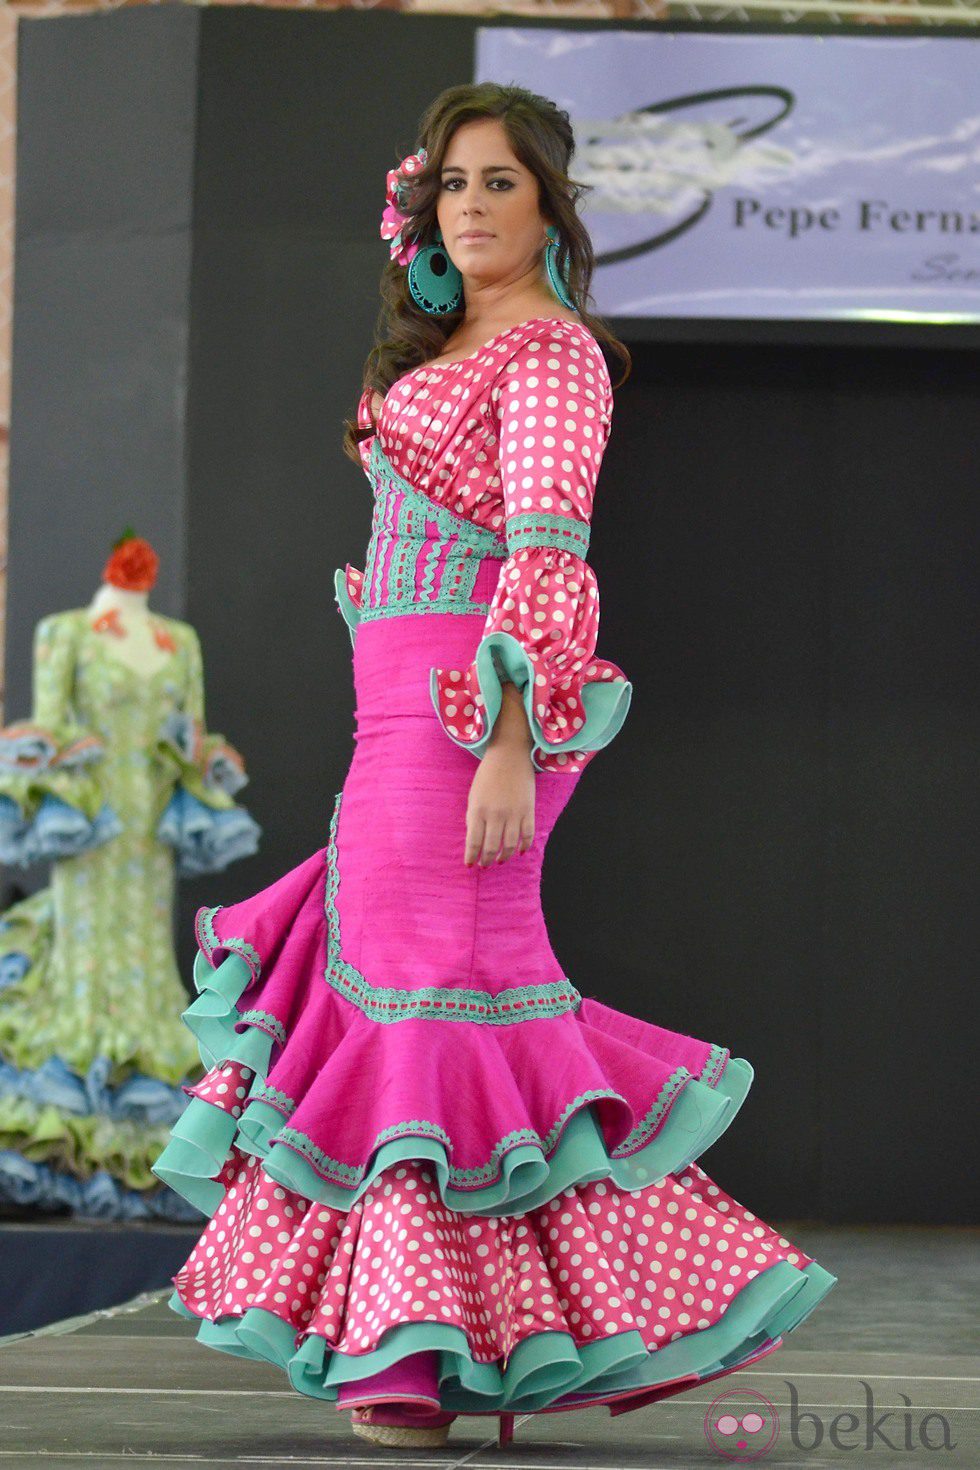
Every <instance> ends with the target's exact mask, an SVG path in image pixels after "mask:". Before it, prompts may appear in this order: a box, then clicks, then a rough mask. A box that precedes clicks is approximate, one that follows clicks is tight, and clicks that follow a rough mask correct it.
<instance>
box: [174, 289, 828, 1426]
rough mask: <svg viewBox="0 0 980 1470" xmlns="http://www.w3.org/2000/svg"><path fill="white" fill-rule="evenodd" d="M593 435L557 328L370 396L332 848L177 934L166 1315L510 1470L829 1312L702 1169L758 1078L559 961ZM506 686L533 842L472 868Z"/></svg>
mask: <svg viewBox="0 0 980 1470" xmlns="http://www.w3.org/2000/svg"><path fill="white" fill-rule="evenodd" d="M611 416H612V388H611V384H610V381H609V375H608V371H607V368H606V363H605V359H604V357H603V355H602V353H601V351H600V349H599V346H598V343H597V342H596V340H595V338H594V337H593V336H592V334H591V333H590V332H588V331H587V329H586V328H585V327H584V326H583V325H581V324H579V323H576V322H569V321H566V320H563V319H561V318H556V317H538V318H535V319H533V320H531V321H527V322H524V323H521V324H520V325H518V326H515V327H511V328H508V329H506V330H505V331H503V332H499V333H498V334H497V335H496V336H495V337H493V338H491V340H490V341H489V342H487V343H485V344H484V346H483V347H482V348H481V349H480V350H479V351H478V352H476V353H474V354H473V355H471V356H470V357H467V358H463V359H460V360H457V361H454V362H449V363H445V364H442V365H435V366H430V365H425V364H424V365H422V366H421V367H418V368H416V369H414V370H412V371H410V372H408V373H406V374H405V375H404V376H403V377H402V378H400V379H399V380H398V381H397V382H396V383H395V384H394V385H393V386H392V388H391V389H390V391H389V392H388V394H387V397H386V398H385V400H384V403H383V405H382V407H381V412H380V416H379V419H378V423H377V428H376V432H375V433H374V434H372V435H371V436H370V437H368V438H367V439H365V440H364V441H362V444H361V453H362V456H363V462H364V469H365V471H366V473H367V475H368V478H369V479H370V482H371V485H372V487H373V493H374V513H373V522H372V530H371V536H370V541H369V544H368V548H367V556H366V563H365V567H364V570H363V572H362V571H360V570H358V569H357V568H355V567H352V566H350V565H348V566H346V567H345V568H344V569H340V570H338V571H337V573H336V577H335V586H336V598H337V604H338V609H339V611H340V613H341V614H342V615H343V618H344V620H345V622H346V624H347V626H348V628H349V630H350V636H351V643H352V647H353V671H354V685H355V695H356V733H355V737H354V738H355V752H354V756H353V759H352V761H351V765H350V768H349V770H348V774H347V776H346V778H345V781H344V784H343V789H342V790H341V791H340V792H338V793H337V794H336V796H335V797H334V800H333V807H332V812H331V815H330V818H329V830H328V834H327V841H326V845H325V846H324V847H323V848H321V849H320V850H318V851H317V852H314V853H313V854H312V856H310V857H309V858H307V859H306V861H304V862H302V863H300V865H299V866H298V867H296V868H294V869H292V871H290V872H287V873H286V874H284V876H283V877H281V878H279V879H278V880H277V881H276V882H274V883H272V884H271V885H270V886H269V887H268V888H265V889H263V890H262V891H261V892H260V893H257V894H255V895H254V896H253V897H251V898H247V899H244V900H242V901H241V902H239V903H233V904H228V905H219V906H217V907H214V908H202V909H201V910H200V911H199V912H198V915H197V921H196V923H197V941H198V946H199V953H198V955H197V958H196V962H195V967H194V983H195V987H196V989H197V992H198V996H197V999H195V1000H194V1001H193V1003H192V1004H191V1005H190V1007H189V1009H188V1010H186V1011H185V1012H184V1013H183V1020H184V1022H185V1023H186V1025H187V1026H188V1027H189V1028H190V1030H191V1031H192V1033H193V1034H194V1036H195V1037H196V1038H197V1042H198V1045H199V1048H200V1054H201V1058H202V1060H203V1062H204V1064H205V1066H206V1068H207V1074H206V1076H205V1077H204V1079H203V1080H202V1081H201V1082H199V1083H198V1084H197V1085H196V1086H193V1087H185V1089H184V1090H185V1091H186V1092H188V1093H189V1094H190V1098H191V1101H190V1103H189V1104H188V1106H187V1108H186V1110H185V1111H184V1113H183V1114H182V1116H181V1118H180V1120H179V1121H178V1122H177V1124H176V1125H175V1126H174V1128H173V1130H172V1136H171V1138H170V1141H169V1142H168V1143H167V1146H166V1147H165V1149H164V1150H163V1152H162V1153H161V1154H160V1156H159V1158H158V1159H157V1160H156V1162H155V1163H154V1165H153V1169H154V1173H155V1174H157V1175H158V1177H159V1178H160V1179H162V1180H164V1181H165V1182H166V1183H167V1184H169V1185H171V1186H172V1188H173V1189H175V1190H176V1191H177V1192H178V1193H179V1194H181V1195H183V1196H184V1197H185V1198H186V1199H187V1200H189V1201H190V1202H191V1203H193V1204H194V1205H196V1206H198V1207H199V1208H200V1209H201V1210H202V1211H203V1212H204V1213H205V1214H206V1215H208V1216H210V1220H209V1223H208V1225H207V1227H206V1229H205V1230H204V1233H203V1234H202V1235H201V1237H200V1239H199V1240H198V1242H197V1244H196V1245H195V1246H194V1249H193V1250H192V1252H191V1254H190V1256H189V1258H188V1259H187V1261H186V1263H185V1264H184V1265H183V1266H182V1267H181V1269H180V1270H179V1272H178V1273H177V1275H176V1276H175V1277H174V1278H173V1281H174V1286H175V1291H174V1293H173V1295H172V1297H171V1298H170V1305H171V1306H172V1307H173V1309H174V1310H175V1311H177V1312H179V1313H181V1314H183V1315H184V1316H187V1317H189V1318H191V1319H192V1320H194V1321H195V1322H196V1323H197V1324H198V1328H197V1334H196V1336H197V1340H199V1341H200V1342H202V1343H204V1344H206V1345H208V1346H209V1347H213V1348H216V1349H219V1350H220V1351H223V1352H228V1353H232V1354H235V1355H237V1356H239V1357H244V1358H251V1359H254V1360H262V1361H267V1362H269V1363H272V1364H275V1365H276V1366H277V1367H279V1368H281V1369H282V1370H283V1371H284V1373H285V1374H286V1376H287V1378H288V1380H289V1382H290V1383H291V1384H292V1386H293V1387H294V1388H295V1389H296V1390H297V1391H298V1392H300V1393H303V1394H307V1395H310V1396H312V1397H315V1398H321V1399H325V1400H328V1401H330V1402H332V1403H333V1404H334V1405H335V1406H336V1407H337V1408H339V1409H347V1408H353V1407H356V1406H358V1405H364V1404H368V1403H385V1402H387V1403H389V1404H397V1405H400V1406H403V1407H404V1408H407V1409H409V1410H411V1411H413V1412H415V1413H417V1414H420V1415H423V1416H424V1415H425V1414H426V1413H431V1415H432V1416H434V1417H435V1418H437V1419H439V1420H441V1422H446V1420H445V1416H446V1415H447V1414H466V1415H469V1414H495V1415H500V1416H501V1435H502V1439H503V1438H504V1426H505V1425H508V1427H509V1425H512V1423H513V1417H512V1416H513V1415H514V1414H515V1413H518V1412H521V1413H524V1412H527V1413H534V1412H557V1411H561V1410H567V1409H576V1408H580V1407H582V1406H586V1405H594V1404H606V1405H608V1406H609V1409H610V1412H611V1413H613V1414H617V1413H621V1412H624V1411H626V1410H630V1409H634V1408H638V1407H640V1406H641V1405H643V1404H646V1403H649V1402H650V1401H652V1400H655V1399H660V1398H664V1397H667V1396H669V1395H671V1394H676V1393H679V1392H681V1391H683V1390H684V1389H687V1388H690V1387H691V1386H692V1385H695V1384H699V1383H702V1382H705V1381H707V1380H711V1379H714V1378H718V1377H721V1376H722V1375H725V1374H729V1373H732V1372H735V1371H736V1370H737V1369H739V1368H741V1367H744V1366H745V1365H746V1364H748V1363H752V1362H755V1361H756V1360H757V1359H758V1358H761V1357H763V1356H764V1355H765V1354H767V1353H770V1352H772V1351H773V1350H774V1349H776V1348H778V1347H779V1346H780V1345H781V1343H782V1342H783V1340H784V1338H785V1337H786V1334H787V1333H788V1332H791V1331H792V1330H793V1328H795V1327H796V1326H798V1325H799V1323H800V1322H802V1321H803V1320H804V1319H805V1318H806V1317H807V1316H808V1315H809V1314H810V1313H811V1312H812V1311H813V1309H814V1308H815V1307H816V1305H817V1304H818V1303H819V1302H820V1301H821V1300H822V1299H823V1297H824V1296H826V1294H827V1293H828V1291H829V1290H830V1289H831V1288H832V1287H833V1285H834V1284H835V1283H836V1280H837V1278H836V1277H835V1276H832V1275H831V1274H830V1273H829V1272H828V1271H826V1270H825V1269H824V1268H823V1267H822V1266H820V1265H819V1264H818V1263H817V1262H816V1261H815V1260H814V1259H813V1258H812V1257H811V1256H808V1255H807V1254H806V1253H805V1252H804V1251H803V1250H801V1249H800V1248H799V1246H797V1245H794V1244H793V1243H792V1242H791V1241H789V1240H786V1239H784V1238H783V1237H782V1236H781V1235H780V1234H779V1233H778V1232H777V1231H776V1230H774V1229H772V1228H771V1227H770V1226H768V1225H766V1224H765V1223H764V1222H763V1221H761V1220H759V1219H758V1218H757V1217H756V1216H755V1215H753V1214H752V1213H751V1212H750V1211H749V1210H747V1209H746V1208H745V1207H744V1206H743V1205H741V1204H740V1203H739V1202H738V1201H737V1200H736V1199H733V1197H732V1196H731V1195H730V1194H727V1193H726V1192H725V1190H724V1189H723V1188H722V1187H721V1186H720V1185H718V1184H716V1183H715V1182H714V1181H713V1180H712V1179H711V1178H710V1177H709V1175H707V1174H706V1173H705V1172H704V1170H703V1169H701V1168H700V1166H699V1165H698V1163H697V1162H696V1160H697V1159H698V1157H699V1155H701V1154H702V1153H703V1152H704V1151H705V1149H707V1148H708V1147H709V1146H710V1145H711V1144H712V1143H713V1142H714V1141H715V1139H717V1138H718V1136H719V1135H720V1134H721V1133H722V1132H723V1131H724V1130H725V1129H726V1128H727V1127H728V1126H729V1124H730V1123H731V1121H732V1119H733V1118H734V1116H735V1114H736V1113H737V1112H738V1109H739V1107H740V1105H741V1103H742V1101H743V1100H744V1098H745V1095H746V1093H747V1092H748V1089H749V1086H750V1084H751V1081H752V1077H753V1071H752V1068H751V1066H750V1065H749V1063H748V1062H747V1061H745V1060H744V1059H742V1058H740V1057H733V1056H731V1054H730V1052H729V1050H728V1049H727V1048H726V1047H725V1046H723V1045H720V1044H718V1043H715V1042H711V1041H702V1040H700V1039H698V1038H697V1037H693V1036H685V1035H682V1034H680V1033H679V1032H676V1031H670V1030H667V1029H665V1028H663V1027H661V1026H656V1025H653V1024H650V1023H648V1022H646V1021H643V1020H640V1019H638V1018H636V1017H633V1016H631V1015H627V1014H624V1013H623V1012H621V1011H618V1010H614V1009H613V1008H612V1007H610V1006H608V1005H605V1004H604V1003H603V1002H602V1001H601V1000H598V999H595V998H594V997H592V996H590V995H587V994H583V993H582V991H581V989H580V988H579V987H578V985H576V983H575V981H576V980H580V977H577V976H575V977H573V976H570V975H567V974H566V973H565V970H564V967H563V966H562V964H561V963H560V962H559V960H558V959H557V957H556V955H555V954H554V952H553V950H552V948H551V945H550V943H549V939H548V933H547V930H546V927H545V921H544V918H543V915H542V911H541V905H540V880H541V872H542V862H543V859H544V853H545V848H546V846H547V843H548V838H549V835H550V833H551V831H552V828H553V827H554V824H555V822H556V821H557V819H558V817H559V815H560V813H561V812H562V810H563V809H564V807H565V806H566V804H567V803H568V801H569V799H570V798H571V796H572V794H573V792H574V791H575V788H576V785H577V784H578V781H579V779H580V778H581V774H582V771H583V770H584V768H585V766H586V765H587V764H588V762H589V761H590V760H591V759H592V758H593V756H594V755H595V754H596V752H597V751H599V750H601V749H602V748H603V747H604V746H606V745H608V744H609V743H610V741H611V740H612V739H613V738H614V737H615V735H616V734H617V732H618V731H619V729H620V727H621V726H622V724H623V721H624V719H625V717H626V714H627V710H628V708H629V703H630V698H631V694H632V685H631V684H630V683H629V682H628V680H627V679H626V676H625V675H624V674H623V672H622V671H621V670H620V669H619V668H617V666H616V665H615V664H613V663H609V662H608V661H606V660H604V659H601V658H598V657H596V654H595V645H596V635H597V629H598V621H599V599H598V593H597V589H596V580H595V575H594V573H593V571H592V569H591V568H590V566H589V565H588V562H587V561H586V559H585V558H586V553H587V551H588V546H589V527H590V520H591V510H592V500H593V493H594V490H595V485H596V478H597V475H598V471H599V466H600V463H601V460H602V455H603V450H604V448H605V445H606V441H607V438H608V434H609V427H610V422H611ZM359 420H360V422H361V423H362V424H364V425H368V424H369V423H370V418H369V413H368V399H367V394H365V395H364V396H363V397H362V399H361V404H360V409H359ZM507 679H510V680H511V681H513V682H514V683H515V684H516V685H517V687H518V688H519V689H520V690H521V691H522V693H523V699H524V708H525V710H526V712H527V717H528V721H529V724H530V728H531V731H532V733H533V737H534V746H533V753H532V763H533V766H534V771H535V776H534V782H535V837H534V842H533V846H532V847H531V848H530V850H529V851H528V852H527V853H526V854H523V855H516V856H515V857H513V858H511V859H510V860H508V861H506V862H504V863H501V864H499V865H496V866H494V865H491V866H488V867H486V868H482V867H480V866H479V864H476V865H474V866H472V867H469V868H467V867H466V866H465V865H464V862H463V855H464V840H465V813H466V804H467V795H468V792H469V788H470V784H471V782H472V779H473V774H474V770H475V762H476V761H477V760H479V759H480V758H481V757H482V755H483V753H484V751H485V750H486V747H487V742H488V740H489V738H490V734H491V732H492V730H493V727H494V723H495V721H496V719H497V716H498V713H499V710H500V707H501V701H502V696H501V687H502V683H503V682H504V681H505V680H507ZM508 1437H509V1435H508ZM504 1442H506V1439H504Z"/></svg>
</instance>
